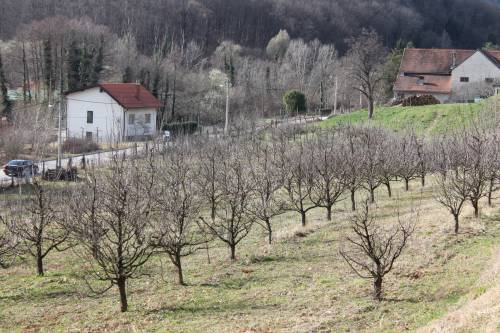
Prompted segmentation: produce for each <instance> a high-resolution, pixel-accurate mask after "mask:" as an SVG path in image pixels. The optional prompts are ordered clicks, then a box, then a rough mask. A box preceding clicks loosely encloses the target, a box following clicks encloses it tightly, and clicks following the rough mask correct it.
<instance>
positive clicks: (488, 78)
mask: <svg viewBox="0 0 500 333" xmlns="http://www.w3.org/2000/svg"><path fill="white" fill-rule="evenodd" d="M484 81H486V83H493V81H494V80H493V78H492V77H487V78H486V79H484Z"/></svg>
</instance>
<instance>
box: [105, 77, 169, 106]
mask: <svg viewBox="0 0 500 333" xmlns="http://www.w3.org/2000/svg"><path fill="white" fill-rule="evenodd" d="M98 86H99V87H100V88H101V89H102V90H104V91H105V92H107V93H108V94H109V95H110V96H111V97H112V98H113V99H114V100H116V101H117V102H118V104H120V105H121V106H122V107H124V108H125V109H142V108H159V107H160V106H161V103H160V101H159V100H158V99H157V98H156V97H154V96H153V94H151V93H150V92H149V91H148V90H147V89H146V88H144V87H143V86H141V85H140V84H136V83H101V84H99V85H98Z"/></svg>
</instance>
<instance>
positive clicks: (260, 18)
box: [0, 0, 500, 53]
mask: <svg viewBox="0 0 500 333" xmlns="http://www.w3.org/2000/svg"><path fill="white" fill-rule="evenodd" d="M52 16H64V17H67V18H81V17H85V16H87V17H89V18H90V19H91V20H93V21H95V22H96V23H97V24H100V25H105V26H108V27H109V28H110V29H111V30H112V31H113V32H114V33H117V34H119V35H123V34H124V33H126V32H133V33H134V34H135V35H136V36H137V40H138V47H139V49H140V50H141V52H144V53H152V52H153V50H154V45H155V41H157V40H161V39H162V38H164V36H165V35H167V36H169V37H170V38H173V39H176V40H179V41H182V42H183V43H186V44H187V43H188V42H189V41H196V42H197V43H198V44H200V45H203V47H204V49H205V50H206V51H213V50H214V49H215V48H216V47H217V46H218V45H219V43H220V42H221V41H222V40H232V41H234V42H235V43H238V44H241V45H244V46H246V47H251V48H263V47H265V46H266V44H267V42H268V41H269V39H270V38H271V37H273V36H274V35H276V33H278V31H279V30H280V29H286V30H287V31H288V32H289V33H290V36H291V37H292V38H303V39H305V40H313V39H316V38H317V39H319V40H320V41H321V42H323V43H331V44H335V45H336V46H337V48H338V49H339V50H340V51H341V52H343V51H345V50H346V47H347V45H346V43H345V39H346V38H348V37H352V36H354V35H357V34H359V32H360V31H361V29H362V28H373V29H375V30H376V31H377V32H378V34H379V35H381V36H382V37H383V40H384V41H385V43H386V45H387V46H393V45H394V44H395V43H396V42H397V41H398V40H399V39H404V40H407V41H412V42H413V43H414V44H415V45H416V46H418V47H449V46H453V47H459V48H477V47H480V46H482V45H484V43H485V42H487V41H490V42H493V43H497V42H498V40H497V39H499V38H500V36H498V34H499V33H498V32H499V31H500V5H499V4H498V1H491V0H475V1H469V0H360V1H350V0H335V1H331V0H309V1H300V0H286V1H283V0H231V1H228V0H189V1H186V0H143V1H133V0H108V1H96V0H81V1H64V0H17V1H4V3H3V5H2V11H1V12H0V39H9V38H12V37H13V36H14V35H15V34H16V31H17V30H18V29H19V27H20V26H21V25H22V24H27V23H30V22H32V21H34V20H41V19H44V18H47V17H52Z"/></svg>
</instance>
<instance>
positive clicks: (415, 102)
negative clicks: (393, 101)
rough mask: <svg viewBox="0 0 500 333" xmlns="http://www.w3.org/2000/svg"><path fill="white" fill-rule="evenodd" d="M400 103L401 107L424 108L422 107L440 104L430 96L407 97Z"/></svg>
mask: <svg viewBox="0 0 500 333" xmlns="http://www.w3.org/2000/svg"><path fill="white" fill-rule="evenodd" d="M401 103H402V105H403V106H424V105H434V104H441V102H440V101H439V100H438V99H437V98H436V97H434V96H432V95H421V96H411V97H407V98H405V99H404V100H403V101H402V102H401Z"/></svg>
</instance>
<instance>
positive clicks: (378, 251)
mask: <svg viewBox="0 0 500 333" xmlns="http://www.w3.org/2000/svg"><path fill="white" fill-rule="evenodd" d="M350 229H351V232H350V233H349V234H348V235H346V236H345V240H344V244H343V246H342V248H341V250H340V255H341V256H342V258H344V260H345V261H346V262H347V264H348V265H349V267H350V268H351V269H352V270H353V271H354V272H355V273H356V274H357V275H358V276H360V277H361V278H364V279H372V280H373V289H374V290H373V296H374V298H375V299H376V300H377V301H381V300H382V283H383V279H384V277H385V275H387V274H388V273H389V272H390V271H391V270H392V268H393V267H394V262H395V261H396V259H398V258H399V256H400V255H401V253H402V252H403V250H404V248H405V247H406V246H407V245H408V240H409V238H410V236H411V235H412V234H413V232H414V230H415V222H414V221H411V219H410V222H408V223H403V222H402V221H401V220H400V219H398V224H397V225H395V226H392V227H387V226H385V225H384V224H381V223H380V222H379V221H378V220H377V218H376V217H375V216H374V215H373V214H372V213H371V212H370V206H369V204H368V200H366V201H365V202H364V205H363V210H362V211H361V212H360V213H359V214H357V215H356V216H354V217H353V218H352V220H351V224H350Z"/></svg>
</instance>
